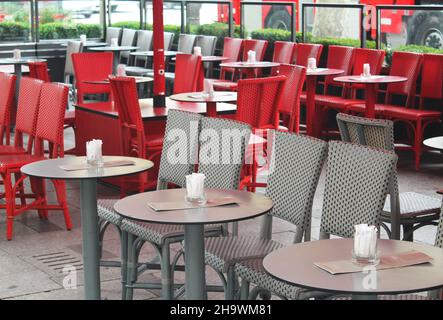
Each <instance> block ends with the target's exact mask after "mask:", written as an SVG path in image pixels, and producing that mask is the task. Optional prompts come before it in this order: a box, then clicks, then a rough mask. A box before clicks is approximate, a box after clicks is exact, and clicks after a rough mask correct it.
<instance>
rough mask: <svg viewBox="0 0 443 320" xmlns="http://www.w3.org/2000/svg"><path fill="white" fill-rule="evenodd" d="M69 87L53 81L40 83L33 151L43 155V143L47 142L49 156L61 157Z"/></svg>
mask: <svg viewBox="0 0 443 320" xmlns="http://www.w3.org/2000/svg"><path fill="white" fill-rule="evenodd" d="M68 93H69V88H68V87H67V86H66V85H63V84H61V83H55V82H52V83H51V82H47V83H44V84H42V87H41V93H40V100H39V106H38V116H37V125H36V130H35V149H34V153H35V154H37V155H43V154H44V151H45V148H44V145H43V143H44V142H45V141H46V142H48V144H49V146H48V147H49V157H50V158H57V157H63V155H64V147H63V124H64V120H65V111H66V107H67V105H68Z"/></svg>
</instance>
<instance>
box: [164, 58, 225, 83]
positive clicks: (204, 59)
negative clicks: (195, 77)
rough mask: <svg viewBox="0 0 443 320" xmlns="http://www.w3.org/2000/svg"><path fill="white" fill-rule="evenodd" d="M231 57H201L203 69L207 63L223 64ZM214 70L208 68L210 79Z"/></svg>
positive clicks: (207, 73)
mask: <svg viewBox="0 0 443 320" xmlns="http://www.w3.org/2000/svg"><path fill="white" fill-rule="evenodd" d="M228 59H229V57H222V56H201V61H202V62H203V67H204V66H205V64H204V63H205V62H206V63H211V64H212V63H214V62H222V61H226V60H228ZM171 60H173V61H174V60H175V58H172V59H171ZM212 70H213V68H207V72H206V76H207V77H208V78H212Z"/></svg>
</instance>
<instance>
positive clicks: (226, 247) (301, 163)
mask: <svg viewBox="0 0 443 320" xmlns="http://www.w3.org/2000/svg"><path fill="white" fill-rule="evenodd" d="M273 135H274V137H272V136H273ZM269 138H270V139H269V141H272V142H271V143H272V152H271V167H270V171H269V172H270V173H269V179H268V185H267V189H266V195H267V196H268V197H270V198H271V199H272V200H273V202H274V207H273V209H272V211H271V212H269V213H268V214H267V215H266V216H265V217H264V219H263V223H262V228H261V231H260V237H255V236H229V237H218V238H211V239H207V241H206V244H205V248H206V250H205V260H206V264H208V265H209V266H211V267H212V268H213V269H214V270H215V271H216V272H217V273H218V275H219V276H220V278H221V280H222V283H223V284H224V286H225V297H226V299H233V298H234V296H235V292H234V291H235V288H234V287H235V282H236V278H235V275H234V266H235V265H236V263H238V262H239V261H242V260H245V259H251V258H254V257H264V256H265V255H266V254H267V253H269V252H271V251H273V250H275V249H277V248H280V247H281V246H282V244H280V243H279V242H276V241H273V240H271V229H272V218H273V217H277V218H280V219H283V220H286V221H288V222H290V223H292V224H294V226H295V230H296V234H295V239H294V242H295V243H297V242H300V241H301V240H302V238H303V235H304V234H305V238H306V231H307V230H308V229H309V226H310V220H311V213H312V202H313V199H314V193H315V189H316V187H317V183H318V179H319V176H320V172H321V168H322V165H323V162H324V160H325V158H326V149H327V143H326V142H324V141H321V140H318V139H315V138H310V137H305V136H300V135H295V134H292V133H286V132H280V131H271V132H270V137H269ZM273 138H275V139H273ZM297 157H298V158H297ZM307 237H308V238H309V232H307ZM224 273H226V280H225V278H224V275H223V274H224ZM243 288H244V287H243Z"/></svg>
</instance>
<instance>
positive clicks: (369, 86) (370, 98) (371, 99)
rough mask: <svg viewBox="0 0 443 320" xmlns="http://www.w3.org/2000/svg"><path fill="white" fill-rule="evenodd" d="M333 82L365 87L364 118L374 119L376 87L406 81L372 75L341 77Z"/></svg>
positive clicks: (402, 78) (404, 79)
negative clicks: (358, 84)
mask: <svg viewBox="0 0 443 320" xmlns="http://www.w3.org/2000/svg"><path fill="white" fill-rule="evenodd" d="M334 80H335V81H338V82H344V83H361V84H364V85H365V100H366V107H365V117H366V118H375V103H376V102H377V86H378V85H379V84H381V83H394V82H404V81H406V80H408V78H405V77H397V76H383V75H373V76H370V77H362V76H343V77H336V78H334Z"/></svg>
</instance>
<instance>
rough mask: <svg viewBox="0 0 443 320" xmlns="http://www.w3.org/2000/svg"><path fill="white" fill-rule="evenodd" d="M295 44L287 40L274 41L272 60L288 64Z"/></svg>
mask: <svg viewBox="0 0 443 320" xmlns="http://www.w3.org/2000/svg"><path fill="white" fill-rule="evenodd" d="M295 46H296V44H295V43H294V42H288V41H275V42H274V54H273V56H272V61H273V62H278V63H285V64H290V63H291V59H292V55H293V53H294V48H295Z"/></svg>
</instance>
